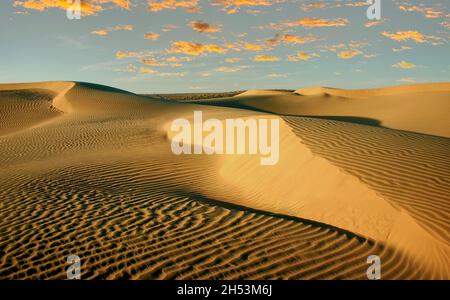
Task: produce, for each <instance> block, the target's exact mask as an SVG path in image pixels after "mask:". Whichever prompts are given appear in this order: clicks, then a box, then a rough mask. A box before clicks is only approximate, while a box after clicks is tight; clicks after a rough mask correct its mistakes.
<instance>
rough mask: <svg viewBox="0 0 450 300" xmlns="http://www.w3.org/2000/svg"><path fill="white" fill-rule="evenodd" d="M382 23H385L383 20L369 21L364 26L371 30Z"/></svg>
mask: <svg viewBox="0 0 450 300" xmlns="http://www.w3.org/2000/svg"><path fill="white" fill-rule="evenodd" d="M381 23H383V20H377V21H368V22H367V23H366V24H365V25H364V26H365V27H367V28H370V27H374V26H378V25H380V24H381Z"/></svg>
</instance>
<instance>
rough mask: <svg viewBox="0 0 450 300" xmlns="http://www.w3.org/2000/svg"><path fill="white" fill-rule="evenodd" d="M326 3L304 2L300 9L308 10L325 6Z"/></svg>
mask: <svg viewBox="0 0 450 300" xmlns="http://www.w3.org/2000/svg"><path fill="white" fill-rule="evenodd" d="M326 6H327V5H326V4H325V3H323V2H322V3H304V4H302V10H303V11H306V12H310V11H312V10H314V9H320V8H325V7H326Z"/></svg>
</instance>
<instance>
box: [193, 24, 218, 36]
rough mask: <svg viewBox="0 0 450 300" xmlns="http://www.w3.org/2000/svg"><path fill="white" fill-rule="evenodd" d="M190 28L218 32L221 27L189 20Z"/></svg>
mask: <svg viewBox="0 0 450 300" xmlns="http://www.w3.org/2000/svg"><path fill="white" fill-rule="evenodd" d="M191 28H192V29H193V30H195V31H198V32H208V33H211V32H220V31H221V30H222V29H220V28H219V27H213V26H211V25H210V24H209V23H206V22H202V21H194V22H191Z"/></svg>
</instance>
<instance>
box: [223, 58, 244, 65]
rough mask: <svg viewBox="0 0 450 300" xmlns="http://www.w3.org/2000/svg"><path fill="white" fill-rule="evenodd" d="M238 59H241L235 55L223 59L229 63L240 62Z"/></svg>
mask: <svg viewBox="0 0 450 300" xmlns="http://www.w3.org/2000/svg"><path fill="white" fill-rule="evenodd" d="M240 61H241V59H240V58H237V57H231V58H227V59H225V62H227V63H230V64H232V63H237V62H240Z"/></svg>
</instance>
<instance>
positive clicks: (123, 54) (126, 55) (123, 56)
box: [116, 51, 140, 59]
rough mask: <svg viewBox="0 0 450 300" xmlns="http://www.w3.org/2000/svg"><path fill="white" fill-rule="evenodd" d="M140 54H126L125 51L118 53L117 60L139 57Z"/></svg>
mask: <svg viewBox="0 0 450 300" xmlns="http://www.w3.org/2000/svg"><path fill="white" fill-rule="evenodd" d="M139 56H140V54H139V53H137V52H124V51H117V52H116V58H117V59H124V58H128V57H139Z"/></svg>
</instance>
